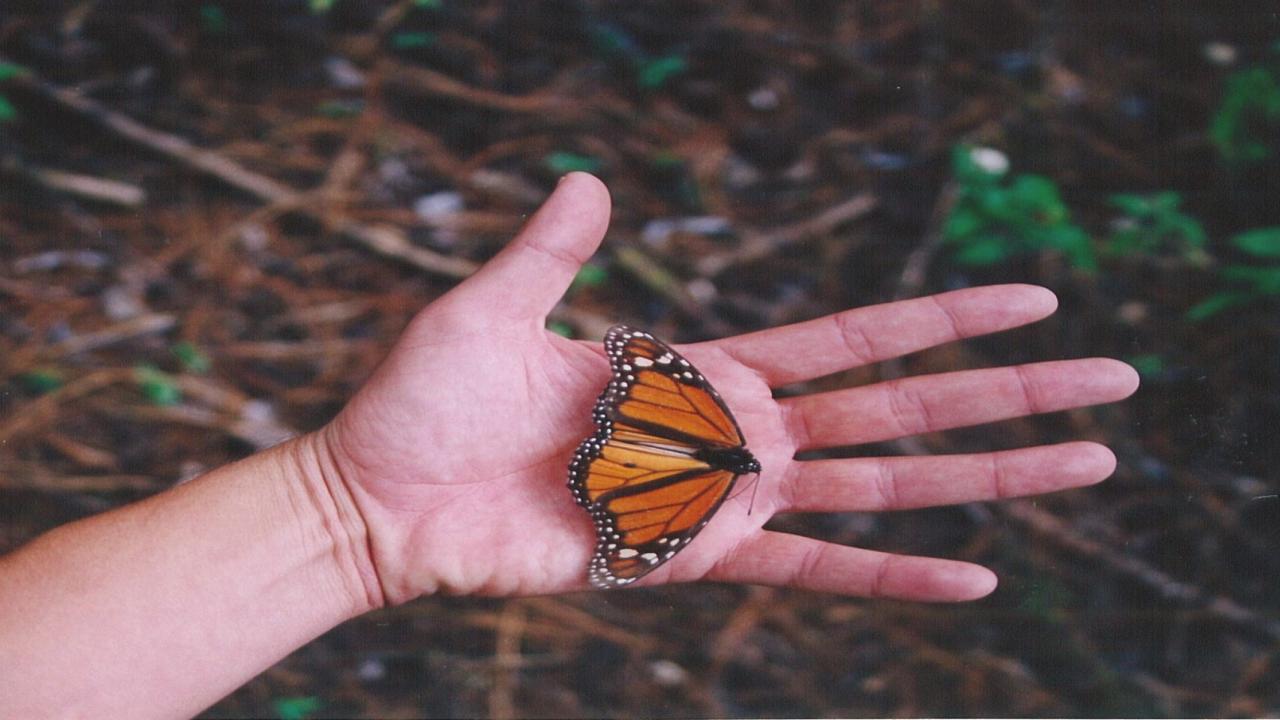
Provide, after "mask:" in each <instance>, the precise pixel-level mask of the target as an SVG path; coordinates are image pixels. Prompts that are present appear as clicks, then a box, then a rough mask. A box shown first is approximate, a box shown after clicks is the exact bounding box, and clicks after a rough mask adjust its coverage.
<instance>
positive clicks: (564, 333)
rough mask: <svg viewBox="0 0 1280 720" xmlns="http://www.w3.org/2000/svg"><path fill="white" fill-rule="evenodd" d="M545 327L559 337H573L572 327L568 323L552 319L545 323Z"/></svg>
mask: <svg viewBox="0 0 1280 720" xmlns="http://www.w3.org/2000/svg"><path fill="white" fill-rule="evenodd" d="M547 329H548V330H550V331H551V332H553V333H555V334H557V335H559V336H561V337H567V338H572V337H573V328H572V327H570V325H569V324H568V323H562V322H559V321H552V322H549V323H547Z"/></svg>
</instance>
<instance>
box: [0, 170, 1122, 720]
mask: <svg viewBox="0 0 1280 720" xmlns="http://www.w3.org/2000/svg"><path fill="white" fill-rule="evenodd" d="M608 215H609V198H608V193H607V191H606V190H605V189H604V187H603V185H601V184H600V183H599V181H598V180H596V179H594V178H592V177H590V176H587V175H582V174H574V175H570V176H568V177H567V178H566V179H565V180H564V181H562V182H561V184H560V186H559V187H558V188H557V190H556V192H555V193H554V194H553V195H552V197H551V198H550V199H548V201H547V203H546V204H545V205H544V206H543V208H542V209H541V210H540V211H539V212H538V213H537V214H536V215H535V216H534V217H533V218H532V219H531V220H530V221H529V223H528V225H527V226H526V227H525V228H524V230H523V231H522V232H521V233H520V235H519V236H518V237H517V238H516V239H515V240H513V241H512V243H511V244H510V246H509V247H508V248H506V249H505V250H504V251H503V252H502V253H500V254H499V255H498V256H497V257H495V258H494V259H493V260H492V261H490V262H489V263H488V264H486V265H485V266H484V268H482V269H481V270H480V272H478V273H477V274H476V275H475V276H473V277H472V278H470V279H469V280H467V281H466V282H464V283H462V284H461V285H459V286H458V287H457V288H455V289H454V290H453V291H451V292H450V293H448V294H447V295H445V296H444V297H442V298H440V299H439V300H437V301H436V302H435V303H432V304H431V305H430V306H428V307H427V308H425V309H424V310H423V311H422V312H421V313H420V314H419V315H418V317H417V318H416V319H415V320H414V321H413V323H412V324H411V325H410V326H409V328H407V329H406V331H405V333H404V334H403V336H402V337H401V338H400V339H399V341H398V342H397V343H396V345H395V347H394V348H393V349H392V351H391V353H390V354H389V355H388V357H387V359H386V360H385V362H384V363H383V364H382V366H381V367H380V368H379V369H378V371H377V372H376V373H375V374H374V376H373V377H372V378H371V379H370V380H369V382H368V383H367V384H366V385H365V387H364V388H362V389H361V390H360V392H359V393H357V394H356V396H355V397H353V398H352V400H351V401H350V403H348V405H347V407H346V408H345V409H344V410H343V411H342V412H341V413H340V414H339V415H338V417H337V418H335V419H334V420H333V422H331V423H330V424H329V425H328V426H326V427H325V428H323V429H321V430H319V431H317V432H315V433H312V434H310V435H307V436H305V437H301V438H297V439H295V440H293V441H290V442H288V443H285V444H284V445H282V446H280V447H278V448H274V449H272V450H270V451H267V452H265V453H261V454H259V455H256V456H254V457H251V458H248V459H246V460H244V461H242V462H240V463H236V464H233V465H230V466H228V467H226V468H221V469H219V470H216V471H214V472H212V473H210V474H209V475H206V476H205V477H203V478H200V479H198V480H196V481H193V482H191V483H188V484H186V485H184V486H182V487H179V488H176V489H174V490H172V491H168V492H165V493H161V494H160V495H158V496H156V497H153V498H150V499H148V500H146V501H144V502H142V503H137V504H135V505H132V506H129V507H125V508H121V509H119V510H115V511H112V512H109V513H104V514H103V515H99V516H97V517H94V518H90V519H88V520H84V521H80V522H77V523H71V524H69V525H67V526H64V527H62V528H59V529H57V530H55V531H53V532H51V533H48V534H47V535H45V536H43V537H42V538H39V539H37V540H36V541H34V542H32V543H30V544H29V545H27V546H25V547H23V548H20V549H19V550H18V551H16V552H14V553H11V554H10V555H8V556H6V557H4V558H0V609H3V611H2V612H0V667H5V668H7V669H13V668H19V669H18V670H17V671H16V676H15V674H14V673H10V672H9V670H6V674H7V675H8V676H9V677H8V682H6V683H5V687H0V716H23V717H36V716H42V715H53V716H65V715H86V716H109V715H116V716H120V715H129V716H132V717H175V716H178V717H180V716H183V715H190V714H192V713H195V712H198V711H199V710H200V709H201V708H203V707H206V706H208V705H209V704H211V703H212V702H214V701H216V700H217V699H218V698H219V697H221V696H222V695H224V694H226V693H227V692H230V691H231V690H233V689H234V688H235V687H237V686H239V685H240V684H242V683H243V682H245V681H247V680H248V679H250V678H251V677H253V676H254V675H255V674H257V673H259V672H261V671H262V670H263V669H265V668H266V667H269V666H270V665H271V664H272V663H273V662H275V661H276V660H278V659H279V658H280V657H283V656H284V655H285V654H287V653H288V652H290V651H292V650H294V649H296V648H297V647H300V646H301V645H302V644H305V643H306V642H307V641H309V640H310V639H312V638H314V637H316V636H318V635H319V634H321V633H323V632H324V631H326V630H328V629H329V628H331V627H333V626H335V625H337V624H340V623H341V622H343V621H345V620H347V619H350V618H352V617H355V616H357V615H360V614H362V613H364V612H367V611H369V610H372V609H375V608H378V607H382V606H384V605H387V604H392V603H400V602H406V601H408V600H411V599H413V598H416V597H419V596H421V595H425V594H432V593H449V594H477V595H507V596H517V595H535V594H549V593H561V592H571V591H579V590H584V589H586V588H587V584H586V566H587V561H588V558H589V557H590V554H591V552H592V548H593V545H594V538H593V535H592V533H593V531H592V526H591V523H590V521H589V519H588V517H587V514H586V513H585V512H583V510H582V508H580V507H578V506H577V505H576V504H575V503H574V501H573V499H572V497H571V496H570V494H569V491H568V489H567V488H565V486H564V483H565V475H566V467H567V464H568V460H569V457H570V456H571V455H572V452H573V450H574V448H575V447H576V446H577V444H578V442H580V441H581V439H582V438H583V437H586V436H587V435H588V434H590V432H591V430H592V427H591V419H590V410H591V406H592V404H593V402H594V400H595V396H596V394H597V393H598V392H599V391H600V388H601V387H603V386H604V384H605V382H607V380H608V375H609V370H608V363H607V362H606V361H605V359H604V356H603V352H602V350H601V348H600V344H599V342H598V341H590V342H584V341H573V340H568V339H565V338H562V337H560V336H558V335H555V334H553V333H550V332H548V331H546V330H545V329H544V328H545V321H546V314H547V312H548V311H550V310H551V308H552V307H553V306H554V304H555V303H556V301H557V300H558V299H559V297H560V295H561V294H562V293H563V292H564V290H565V289H566V288H567V287H568V284H569V282H570V281H571V280H572V278H573V276H574V275H575V273H576V272H577V270H578V268H579V267H580V266H581V263H582V262H583V261H585V260H586V259H587V258H588V257H589V256H590V255H591V254H592V253H593V252H594V251H595V249H596V247H597V246H598V244H599V242H600V240H601V238H602V237H603V234H604V230H605V228H606V226H607V223H608ZM1055 307H1056V300H1055V299H1054V297H1053V295H1052V294H1051V293H1050V292H1049V291H1047V290H1044V289H1043V288H1037V287H1032V286H1025V285H1004V286H993V287H984V288H973V289H968V290H961V291H957V292H952V293H946V294H942V295H936V296H932V297H926V298H920V299H915V300H908V301H903V302H899V303H893V304H888V305H880V306H873V307H868V308H861V309H856V310H850V311H846V312H843V313H839V314H837V315H833V316H828V317H825V318H820V319H817V320H813V321H809V322H805V323H800V324H797V325H791V326H787V327H782V328H774V329H771V330H767V331H762V332H759V333H753V334H749V335H742V336H738V337H733V338H726V339H722V340H716V341H711V342H705V343H699V344H695V345H687V346H681V347H678V348H677V349H678V350H679V351H680V352H681V353H682V354H684V355H685V357H687V358H688V359H689V360H690V361H691V362H692V363H694V364H695V365H696V366H697V367H698V369H699V370H700V371H701V372H702V373H703V374H704V375H706V376H707V378H708V379H709V380H710V381H711V382H712V384H714V385H715V387H716V388H717V389H718V390H719V391H720V393H721V394H722V395H723V396H724V398H725V400H726V402H727V403H728V405H729V407H730V408H731V409H732V410H733V412H734V415H735V416H736V418H737V419H738V422H739V424H740V425H741V426H742V430H743V433H744V435H745V436H746V438H747V442H748V447H749V448H750V449H751V451H752V453H753V454H755V456H756V457H757V458H758V459H759V460H760V463H761V465H762V466H763V468H764V471H763V473H762V474H761V475H760V478H759V487H758V494H757V496H756V497H755V499H754V508H753V509H752V512H751V513H750V514H748V512H747V505H748V498H747V497H746V496H744V497H740V498H735V499H732V500H731V501H730V502H728V503H726V504H725V505H724V507H722V508H721V510H720V511H719V513H718V514H717V515H716V517H715V518H714V519H713V520H712V522H711V523H710V525H708V526H707V528H706V529H705V530H704V531H703V532H702V534H701V535H699V537H698V538H697V540H695V541H694V542H693V543H692V544H691V545H690V546H689V547H688V548H687V549H685V550H684V551H682V552H681V553H680V555H678V556H677V557H676V558H675V559H673V560H672V561H671V562H669V563H667V564H666V565H664V566H662V567H661V568H659V569H658V570H656V571H655V572H653V573H652V574H651V575H650V576H648V577H646V578H645V579H643V580H642V581H641V582H639V583H637V585H638V586H649V585H658V584H663V583H669V582H692V581H697V580H704V579H705V580H715V581H721V582H739V583H758V584H767V585H776V586H788V587H798V588H808V589H813V590H819V591H824V592H831V593H840V594H846V595H859V596H868V597H869V596H878V597H893V598H901V599H904V600H926V601H962V600H971V599H975V598H979V597H982V596H984V595H986V594H987V593H989V592H991V590H993V589H994V587H995V584H996V579H995V576H994V575H993V574H992V573H991V572H990V571H989V570H987V569H985V568H983V567H981V566H977V565H972V564H969V563H963V562H957V561H951V560H945V559H936V558H923V557H909V556H900V555H891V554H885V553H880V552H875V551H871V550H864V549H859V548H854V547H846V546H842V545H835V544H831V543H824V542H821V541H818V540H813V539H807V538H801V537H798V536H794V535H787V534H782V533H777V532H771V531H766V530H764V529H763V525H764V523H765V522H766V521H768V520H769V519H770V518H771V517H772V516H773V515H775V514H777V513H787V512H812V511H820V512H844V511H881V510H894V509H904V508H914V507H924V506H930V505H943V504H950V503H960V502H970V501H975V500H994V499H999V498H1005V497H1013V496H1020V495H1031V494H1036V493H1043V492H1051V491H1055V490H1061V489H1064V488H1071V487H1079V486H1083V485H1088V484H1091V483H1095V482H1098V481H1100V480H1102V479H1103V478H1105V477H1106V476H1107V475H1109V474H1110V473H1111V471H1112V470H1113V469H1114V466H1115V459H1114V456H1113V455H1112V454H1111V452H1110V451H1109V450H1107V449H1106V448H1105V447H1103V446H1101V445H1098V444H1095V443H1091V442H1072V443H1065V444H1060V445H1052V446H1042V447H1034V448H1026V449H1021V450H1016V451H1010V452H1002V453H988V454H976V455H967V456H957V457H950V458H940V457H899V458H862V459H850V460H818V461H807V462H801V461H797V460H795V459H794V456H795V454H796V452H797V451H800V450H808V449H817V448H824V447H832V446H843V445H851V444H856V443H862V442H872V441H881V440H887V439H892V438H896V437H902V436H907V435H913V434H917V433H921V432H929V431H934V430H941V429H945V428H954V427H961V426H966V425H973V424H978V423H984V422H990V421H994V420H1000V419H1006V418H1013V417H1018V416H1022V415H1027V414H1030V413H1040V412H1051V411H1055V410H1062V409H1066V408H1071V407H1079V406H1084V405H1091V404H1096V403H1103V402H1112V401H1115V400H1119V399H1121V398H1124V397H1126V396H1128V395H1129V394H1130V393H1132V392H1133V390H1134V389H1135V388H1136V387H1137V376H1136V374H1135V373H1134V372H1133V370H1132V369H1131V368H1129V367H1128V366H1127V365H1124V364H1123V363H1119V362H1116V361H1113V360H1107V359H1086V360H1072V361H1064V362H1046V363H1036V364H1028V365H1022V366H1017V367H1010V368H996V369H989V370H974V371H963V372H954V373H946V374H940V375H931V376H924V377H916V378H906V379H902V380H897V381H893V382H886V383H879V384H875V385H870V386H865V387H857V388H852V389H848V390H839V391H834V392H827V393H820V394H813V395H807V396H801V397H793V398H788V399H783V400H775V399H774V397H773V395H772V389H773V388H777V387H779V386H782V385H787V384H789V383H795V382H799V381H802V380H806V379H810V378H814V377H818V376H821V375H825V374H829V373H832V372H836V371H839V370H843V369H847V368H850V367H854V366H858V365H864V364H867V363H874V362H877V361H880V360H885V359H889V358H893V357H897V356H900V355H903V354H906V353H910V352H914V351H917V350H920V349H923V348H927V347H930V346H933V345H937V344H940V343H945V342H950V341H954V340H958V339H961V338H965V337H973V336H976V335H982V334H985V333H990V332H996V331H999V330H1003V329H1007V328H1012V327H1016V326H1019V325H1023V324H1026V323H1029V322H1033V321H1035V320H1038V319H1040V318H1043V317H1044V316H1046V315H1048V314H1049V313H1051V312H1052V311H1053V310H1054V308H1055Z"/></svg>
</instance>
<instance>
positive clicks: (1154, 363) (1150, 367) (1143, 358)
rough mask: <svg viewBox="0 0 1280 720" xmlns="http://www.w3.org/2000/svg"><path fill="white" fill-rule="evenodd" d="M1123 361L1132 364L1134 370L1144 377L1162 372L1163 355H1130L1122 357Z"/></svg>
mask: <svg viewBox="0 0 1280 720" xmlns="http://www.w3.org/2000/svg"><path fill="white" fill-rule="evenodd" d="M1124 361H1125V362H1127V363H1129V364H1130V365H1132V366H1133V369H1134V370H1137V371H1138V374H1139V375H1141V376H1142V377H1144V378H1150V377H1154V376H1156V375H1159V374H1161V373H1163V372H1164V356H1162V355H1158V354H1155V353H1152V354H1150V355H1132V356H1130V357H1127V358H1125V359H1124Z"/></svg>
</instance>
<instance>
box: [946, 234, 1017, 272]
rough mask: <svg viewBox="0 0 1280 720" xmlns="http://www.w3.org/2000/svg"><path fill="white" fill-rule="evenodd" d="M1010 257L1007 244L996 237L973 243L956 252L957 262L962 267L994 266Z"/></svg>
mask: <svg viewBox="0 0 1280 720" xmlns="http://www.w3.org/2000/svg"><path fill="white" fill-rule="evenodd" d="M1007 257H1009V251H1008V250H1007V249H1006V248H1005V244H1004V243H1003V242H1001V241H1000V239H998V238H995V237H990V236H989V237H985V238H982V239H981V240H977V241H975V242H971V243H968V244H966V245H965V247H964V248H962V249H960V250H959V251H957V252H956V262H958V263H960V264H962V265H993V264H995V263H998V262H1000V261H1001V260H1004V259H1005V258H1007Z"/></svg>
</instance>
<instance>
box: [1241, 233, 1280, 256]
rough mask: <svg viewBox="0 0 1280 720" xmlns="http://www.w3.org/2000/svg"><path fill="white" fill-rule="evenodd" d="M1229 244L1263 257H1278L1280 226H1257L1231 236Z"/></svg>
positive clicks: (1279, 252) (1279, 253)
mask: <svg viewBox="0 0 1280 720" xmlns="http://www.w3.org/2000/svg"><path fill="white" fill-rule="evenodd" d="M1231 244H1232V245H1235V246H1236V247H1238V248H1240V249H1241V250H1243V251H1245V252H1247V253H1249V254H1250V255H1255V256H1257V257H1264V258H1280V227H1268V228H1257V229H1255V230H1249V231H1247V232H1242V233H1240V234H1239V235H1236V236H1235V237H1233V238H1231Z"/></svg>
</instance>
